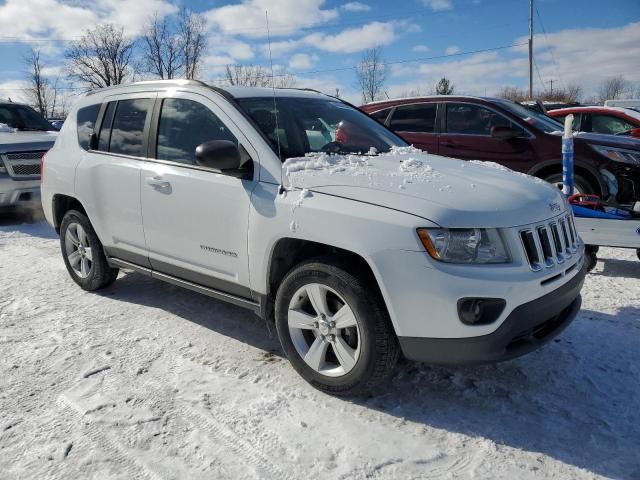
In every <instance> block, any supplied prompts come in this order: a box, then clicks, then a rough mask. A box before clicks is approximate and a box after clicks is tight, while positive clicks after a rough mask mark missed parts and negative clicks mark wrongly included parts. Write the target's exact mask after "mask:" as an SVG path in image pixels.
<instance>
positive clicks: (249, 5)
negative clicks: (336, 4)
mask: <svg viewBox="0 0 640 480" xmlns="http://www.w3.org/2000/svg"><path fill="white" fill-rule="evenodd" d="M323 4H324V0H243V1H242V2H241V3H238V4H235V5H225V6H223V7H219V8H213V9H211V10H208V11H207V12H205V13H204V16H205V18H206V19H207V20H208V22H209V24H210V26H212V27H215V28H217V29H219V30H220V31H222V32H224V33H227V34H241V35H245V36H248V37H255V38H261V37H266V36H267V27H266V18H265V12H268V14H269V28H270V31H271V36H272V37H276V36H285V35H291V34H293V33H296V32H298V31H300V30H302V29H304V28H309V27H313V26H316V25H319V24H322V23H324V22H326V21H328V20H332V19H334V18H336V17H337V16H338V12H337V10H336V9H323V8H322V5H323Z"/></svg>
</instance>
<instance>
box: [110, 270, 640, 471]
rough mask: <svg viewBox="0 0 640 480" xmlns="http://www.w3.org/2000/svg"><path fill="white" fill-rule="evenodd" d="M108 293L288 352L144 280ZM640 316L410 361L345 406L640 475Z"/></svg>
mask: <svg viewBox="0 0 640 480" xmlns="http://www.w3.org/2000/svg"><path fill="white" fill-rule="evenodd" d="M101 294H102V295H105V296H109V297H110V298H113V299H117V300H121V301H125V302H131V303H136V304H140V305H147V306H151V307H154V308H159V309H164V310H166V311H168V312H171V313H172V314H174V315H176V316H178V317H180V318H183V319H185V320H188V321H190V322H193V323H196V324H198V325H201V326H203V327H205V328H208V329H210V330H212V331H214V332H217V333H219V334H222V335H224V336H227V337H230V338H233V339H235V340H238V341H240V342H243V343H247V344H249V345H252V346H254V347H256V348H259V349H261V350H264V351H266V352H270V353H272V354H275V355H277V356H279V357H282V356H283V353H282V351H281V349H280V346H279V343H278V340H277V336H276V333H275V331H274V330H273V329H271V332H270V331H269V329H267V326H266V324H265V322H264V321H263V320H261V319H259V318H258V317H257V316H255V315H254V314H253V313H251V312H249V311H248V310H245V309H242V308H240V307H236V306H234V305H230V304H227V303H224V302H221V301H217V300H215V299H211V298H209V297H206V296H204V295H200V294H197V293H194V292H191V291H188V290H184V289H180V288H177V287H174V286H172V285H169V284H166V283H164V282H161V281H159V280H154V279H151V278H148V277H145V276H142V275H138V274H125V275H123V276H121V277H120V278H119V279H118V281H117V282H116V283H115V284H114V285H113V286H112V287H109V288H108V289H105V290H103V291H102V292H101ZM639 319H640V308H638V307H630V308H627V309H623V310H621V311H619V312H618V313H617V314H616V315H607V314H603V313H601V312H592V311H589V310H583V311H582V312H581V313H580V315H579V317H578V318H577V319H576V321H575V322H574V323H573V324H572V325H571V326H570V327H569V328H568V329H567V330H566V331H565V332H564V333H563V334H562V335H561V337H560V338H557V339H555V340H554V341H553V342H551V343H550V344H549V345H547V346H545V347H544V348H542V349H540V350H538V351H536V352H533V353H531V354H529V355H527V356H525V357H522V358H519V359H516V360H513V361H510V362H504V363H499V364H493V365H484V366H477V367H459V368H445V367H435V366H428V365H424V364H418V363H412V362H408V361H402V362H400V364H399V365H398V367H397V369H396V373H395V375H394V377H393V379H392V381H391V382H390V383H389V384H387V385H385V386H383V387H380V389H379V390H378V391H377V392H376V394H375V395H374V396H371V397H370V398H367V399H347V400H344V401H347V402H352V403H354V404H356V405H360V406H362V407H365V408H368V409H373V410H378V411H380V412H384V413H385V414H388V415H392V416H394V417H397V418H399V419H401V420H403V421H410V422H414V423H416V424H422V425H425V426H429V427H432V428H435V429H443V430H446V431H448V432H455V433H459V434H463V435H467V436H469V437H473V438H480V439H488V440H491V441H492V442H494V443H496V444H499V445H505V446H508V447H512V448H516V449H522V450H526V451H528V452H532V454H533V455H534V460H532V461H531V462H529V463H530V465H528V467H527V468H530V469H531V470H536V469H538V468H539V469H545V468H553V467H552V466H545V462H547V461H548V459H547V458H546V457H550V458H553V459H555V460H558V461H560V462H563V463H566V464H570V465H573V466H576V467H580V468H583V469H585V470H588V471H590V472H593V473H595V474H599V475H603V476H606V477H614V478H640V453H639V451H638V449H637V445H639V444H640V387H638V385H640V378H639V377H640V370H638V367H637V365H638V364H640V320H639ZM291 375H295V373H294V371H293V370H291ZM309 388H312V387H309ZM418 441H419V440H418ZM536 452H539V454H540V455H538V454H537V453H536ZM487 455H489V456H490V455H491V452H490V451H487ZM523 468H524V466H523ZM531 474H535V472H533V471H532V472H531Z"/></svg>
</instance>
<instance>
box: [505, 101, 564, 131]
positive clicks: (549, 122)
mask: <svg viewBox="0 0 640 480" xmlns="http://www.w3.org/2000/svg"><path fill="white" fill-rule="evenodd" d="M496 103H497V104H498V106H500V107H502V108H504V109H505V110H506V111H508V112H509V113H512V114H514V115H515V116H516V117H518V118H520V119H522V120H524V121H525V122H527V123H528V124H529V125H531V126H532V127H534V128H537V129H538V130H542V131H543V132H545V133H551V132H558V131H562V130H564V126H563V125H562V124H561V123H560V122H557V121H556V120H554V119H553V118H551V117H549V116H547V115H544V114H542V113H538V112H535V111H533V110H531V109H529V108H526V107H523V106H522V105H519V104H517V103H515V102H511V101H509V100H497V101H496Z"/></svg>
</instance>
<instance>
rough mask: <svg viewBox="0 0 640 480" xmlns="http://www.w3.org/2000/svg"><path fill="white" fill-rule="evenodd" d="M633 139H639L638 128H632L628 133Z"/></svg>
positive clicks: (639, 130)
mask: <svg viewBox="0 0 640 480" xmlns="http://www.w3.org/2000/svg"><path fill="white" fill-rule="evenodd" d="M629 134H630V135H631V136H632V137H633V138H640V128H632V129H631V132H630V133H629Z"/></svg>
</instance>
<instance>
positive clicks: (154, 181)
mask: <svg viewBox="0 0 640 480" xmlns="http://www.w3.org/2000/svg"><path fill="white" fill-rule="evenodd" d="M147 185H151V186H152V187H156V188H169V187H170V186H171V184H170V183H169V182H167V181H166V180H163V179H162V177H147Z"/></svg>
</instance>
